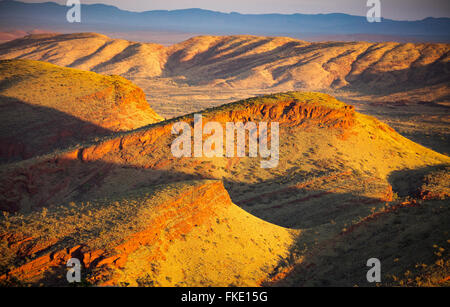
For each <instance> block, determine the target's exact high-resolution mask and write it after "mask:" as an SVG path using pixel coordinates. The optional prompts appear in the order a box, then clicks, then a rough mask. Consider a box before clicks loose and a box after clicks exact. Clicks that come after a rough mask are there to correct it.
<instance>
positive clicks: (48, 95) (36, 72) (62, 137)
mask: <svg viewBox="0 0 450 307" xmlns="http://www.w3.org/2000/svg"><path fill="white" fill-rule="evenodd" d="M0 105H1V109H2V113H1V123H0V127H1V129H0V131H1V134H0V155H1V159H2V160H3V161H8V160H17V159H28V158H30V157H33V156H35V155H40V154H45V153H49V152H51V151H54V150H55V149H57V148H59V149H61V148H66V147H67V146H68V145H75V144H77V143H80V142H83V141H86V140H88V139H90V138H93V137H95V136H102V135H106V134H110V133H112V132H117V131H126V130H132V129H136V128H139V127H141V126H145V125H148V124H151V123H154V122H157V121H159V120H162V118H161V117H160V116H159V115H157V114H156V113H155V112H153V110H152V109H151V108H150V107H149V105H148V103H147V102H146V100H145V95H144V93H143V92H142V90H141V89H139V88H138V87H136V86H135V85H133V84H132V83H131V82H129V81H128V80H125V79H124V78H122V77H119V76H108V77H106V76H101V75H98V74H95V73H92V72H85V71H80V70H76V69H68V68H61V67H58V66H55V65H52V64H48V63H43V62H37V61H30V60H6V61H0Z"/></svg>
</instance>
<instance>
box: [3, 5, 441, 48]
mask: <svg viewBox="0 0 450 307" xmlns="http://www.w3.org/2000/svg"><path fill="white" fill-rule="evenodd" d="M67 11H68V8H67V7H66V6H64V5H59V4H57V3H52V2H46V3H22V2H18V1H11V0H9V1H2V2H0V31H1V32H8V31H14V30H22V31H31V30H36V29H45V30H47V31H58V32H83V31H92V32H100V33H105V34H111V33H129V35H125V37H123V38H128V39H131V38H135V37H136V35H134V37H132V36H133V35H131V34H130V33H137V32H141V33H145V32H153V33H154V32H175V33H195V34H213V35H235V34H251V35H264V36H290V37H294V38H300V39H308V38H311V39H312V40H320V38H324V40H325V39H326V40H329V39H336V40H339V39H340V38H342V40H361V39H362V40H369V41H386V40H391V41H392V40H396V41H402V42H404V41H412V42H418V41H433V42H437V41H439V42H450V18H426V19H423V20H419V21H396V20H389V19H383V20H382V22H380V23H369V22H367V20H366V17H363V16H352V15H346V14H318V15H307V14H291V15H286V14H260V15H253V14H240V13H221V12H214V11H208V10H202V9H184V10H173V11H162V10H158V11H146V12H130V11H125V10H120V9H119V8H117V7H114V6H109V5H104V4H92V5H87V4H86V5H82V8H81V14H82V17H81V18H82V22H81V23H78V24H76V23H74V24H71V23H68V22H67V20H66V13H67ZM144 37H145V35H144Z"/></svg>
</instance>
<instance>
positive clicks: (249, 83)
mask: <svg viewBox="0 0 450 307" xmlns="http://www.w3.org/2000/svg"><path fill="white" fill-rule="evenodd" d="M10 58H27V59H34V60H42V61H48V62H51V63H54V64H57V65H61V66H68V67H74V68H79V69H84V70H92V71H95V72H98V73H103V74H111V73H113V74H120V75H122V76H123V77H126V78H128V79H131V80H132V81H134V82H136V83H137V84H138V85H139V86H141V87H142V88H144V90H147V91H148V92H149V93H150V91H151V92H152V94H153V95H152V96H153V97H155V96H156V95H157V94H161V95H163V94H165V96H164V97H167V96H170V92H171V91H175V92H177V91H178V92H179V91H182V90H183V89H185V87H186V86H189V87H193V88H192V89H191V90H190V92H194V91H196V90H199V89H196V87H201V91H200V92H201V95H209V97H210V98H213V97H216V96H215V95H214V94H213V93H211V87H214V88H217V90H221V91H224V90H236V91H239V90H242V89H245V90H246V91H247V92H248V90H249V89H252V90H255V89H259V90H263V89H267V88H271V89H276V90H278V91H280V90H283V91H285V90H297V89H303V90H304V89H308V90H318V89H335V90H336V89H343V90H346V91H351V92H355V93H360V94H361V93H363V94H366V95H367V94H369V95H382V96H386V95H388V94H392V95H394V94H395V93H397V94H398V93H403V92H414V93H415V96H417V97H416V98H415V99H419V100H420V99H422V100H425V101H429V100H439V99H446V98H447V97H448V95H449V89H448V83H449V81H450V79H449V45H448V44H429V43H427V44H410V43H408V44H400V43H367V42H348V43H344V42H321V43H310V42H305V41H300V40H296V39H292V38H283V37H257V36H246V35H241V36H198V37H194V38H191V39H189V40H187V41H185V42H182V43H178V44H175V45H173V46H170V47H163V46H161V45H156V44H146V43H135V42H128V41H124V40H117V39H110V38H108V37H106V36H104V35H100V34H95V33H83V34H66V35H50V34H49V35H30V36H27V37H25V38H23V39H18V40H15V41H12V42H9V43H5V44H2V45H1V46H0V59H10ZM171 85H177V87H171ZM180 86H181V87H180ZM266 91H267V90H266ZM272 91H273V90H272ZM385 99H386V98H385ZM397 99H404V97H402V98H398V97H397ZM191 100H192V101H189V104H190V105H191V106H195V103H196V102H197V101H200V100H201V99H200V97H195V96H192V97H191ZM166 102H167V101H166ZM160 103H161V104H162V102H159V100H158V106H159V104H160ZM161 108H162V109H163V110H165V112H169V111H167V109H164V106H161ZM187 109H189V108H187ZM157 111H158V110H157ZM185 113H187V112H185ZM178 114H179V113H178ZM163 115H164V116H166V115H167V114H163ZM170 115H172V114H170Z"/></svg>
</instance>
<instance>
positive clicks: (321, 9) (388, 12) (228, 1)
mask: <svg viewBox="0 0 450 307" xmlns="http://www.w3.org/2000/svg"><path fill="white" fill-rule="evenodd" d="M19 1H22V2H48V1H52V0H47V1H39V0H19ZM80 1H81V4H83V3H85V4H91V3H105V4H111V5H114V6H117V7H119V8H121V9H126V10H130V11H146V10H174V9H183V8H202V9H209V10H215V11H221V12H233V11H234V12H239V13H255V14H258V13H287V14H293V13H307V14H318V13H336V12H339V13H347V14H352V15H362V16H365V15H366V12H367V7H366V3H367V0H80ZM53 2H58V3H66V1H65V0H53ZM381 7H382V16H383V17H384V18H389V19H401V20H405V19H408V20H416V19H423V18H425V17H450V0H381Z"/></svg>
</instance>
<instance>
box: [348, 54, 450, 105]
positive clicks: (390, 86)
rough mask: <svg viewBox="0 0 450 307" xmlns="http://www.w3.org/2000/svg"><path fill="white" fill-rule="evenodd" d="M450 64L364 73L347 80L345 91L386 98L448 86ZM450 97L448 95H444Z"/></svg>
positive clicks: (434, 64)
mask: <svg viewBox="0 0 450 307" xmlns="http://www.w3.org/2000/svg"><path fill="white" fill-rule="evenodd" d="M449 72H450V63H448V62H447V63H444V62H443V61H440V62H439V60H437V61H435V62H433V63H431V64H427V65H421V66H414V67H410V68H407V69H402V70H395V71H387V72H377V73H371V72H367V71H364V72H363V73H361V74H360V75H356V76H352V77H351V78H348V77H347V78H346V79H347V80H346V81H348V82H349V85H347V86H345V87H344V88H343V90H349V91H356V92H361V93H363V94H367V95H380V96H385V95H389V94H395V93H400V92H404V91H410V90H415V89H421V88H426V87H429V86H434V85H442V86H444V85H446V84H448V83H449V82H450V74H449ZM443 94H444V95H445V96H443V97H440V98H444V97H446V96H448V93H443Z"/></svg>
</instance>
